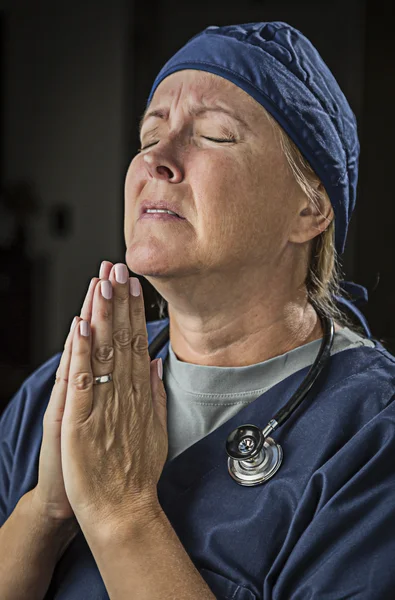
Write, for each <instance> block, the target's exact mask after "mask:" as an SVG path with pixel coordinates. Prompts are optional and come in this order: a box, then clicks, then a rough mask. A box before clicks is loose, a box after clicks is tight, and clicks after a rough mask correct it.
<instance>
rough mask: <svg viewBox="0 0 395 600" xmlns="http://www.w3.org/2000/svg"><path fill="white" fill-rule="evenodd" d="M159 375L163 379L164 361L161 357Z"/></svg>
mask: <svg viewBox="0 0 395 600" xmlns="http://www.w3.org/2000/svg"><path fill="white" fill-rule="evenodd" d="M158 375H159V377H160V378H161V379H163V363H162V359H161V358H160V359H159V360H158Z"/></svg>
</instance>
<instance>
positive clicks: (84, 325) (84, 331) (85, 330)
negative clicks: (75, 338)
mask: <svg viewBox="0 0 395 600" xmlns="http://www.w3.org/2000/svg"><path fill="white" fill-rule="evenodd" d="M89 330H90V325H89V323H88V321H81V323H80V332H81V335H83V336H85V337H88V335H89Z"/></svg>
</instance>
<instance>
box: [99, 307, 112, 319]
mask: <svg viewBox="0 0 395 600" xmlns="http://www.w3.org/2000/svg"><path fill="white" fill-rule="evenodd" d="M97 316H98V317H99V320H100V321H111V320H112V312H111V310H110V309H109V308H108V307H106V306H101V307H100V308H98V309H97Z"/></svg>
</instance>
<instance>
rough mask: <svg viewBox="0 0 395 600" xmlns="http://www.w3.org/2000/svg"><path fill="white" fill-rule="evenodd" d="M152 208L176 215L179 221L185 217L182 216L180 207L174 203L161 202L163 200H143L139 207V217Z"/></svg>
mask: <svg viewBox="0 0 395 600" xmlns="http://www.w3.org/2000/svg"><path fill="white" fill-rule="evenodd" d="M149 208H152V209H155V208H159V209H162V210H171V211H172V212H174V213H176V215H177V217H179V218H180V219H185V217H183V216H182V213H181V207H180V206H179V205H176V204H175V203H174V202H170V201H169V202H167V201H163V200H158V201H155V200H144V201H143V202H142V203H141V205H140V215H139V216H140V217H141V215H142V214H144V213H145V212H146V211H147V209H149Z"/></svg>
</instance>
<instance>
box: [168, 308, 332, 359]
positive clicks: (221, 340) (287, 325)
mask: <svg viewBox="0 0 395 600" xmlns="http://www.w3.org/2000/svg"><path fill="white" fill-rule="evenodd" d="M168 310H169V320H170V324H169V327H170V342H171V345H172V348H173V351H174V353H175V355H176V356H177V358H178V359H179V360H181V361H183V362H187V363H193V364H196V365H206V366H216V367H245V366H249V365H253V364H257V363H260V362H263V361H266V360H269V359H270V358H274V357H275V356H279V355H281V354H284V353H286V352H289V351H290V350H293V349H294V348H297V347H299V346H302V345H304V344H308V343H309V342H312V341H314V340H317V339H319V338H321V337H322V336H323V330H322V326H321V322H320V319H319V317H318V315H317V313H316V311H315V309H314V308H313V306H312V305H311V304H310V303H308V302H307V301H305V302H304V303H297V302H295V301H294V302H287V303H286V304H284V305H282V306H277V307H276V308H273V307H272V309H271V310H269V309H268V307H265V306H260V305H257V304H256V303H253V304H251V305H249V306H246V305H245V304H243V305H242V306H240V307H234V306H233V307H232V310H230V311H228V312H227V313H226V312H225V311H224V310H223V309H220V310H218V312H216V313H215V314H211V315H207V314H205V315H204V318H202V317H201V316H199V315H190V314H185V313H182V312H177V311H176V310H174V307H173V306H171V305H170V304H169V309H168ZM339 328H340V326H339V325H338V324H335V330H338V329H339Z"/></svg>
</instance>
